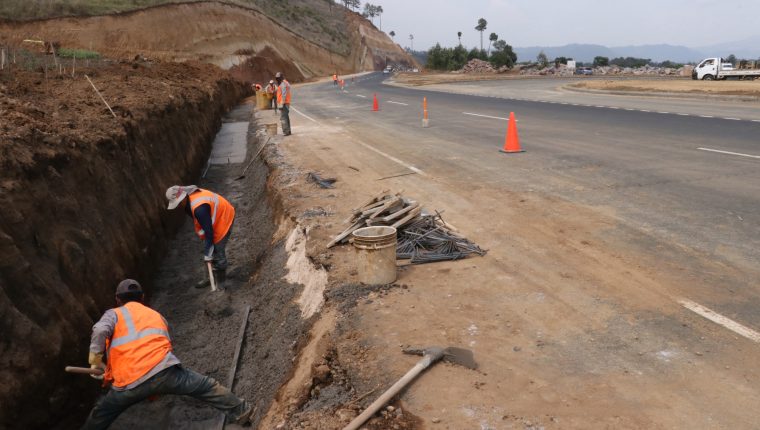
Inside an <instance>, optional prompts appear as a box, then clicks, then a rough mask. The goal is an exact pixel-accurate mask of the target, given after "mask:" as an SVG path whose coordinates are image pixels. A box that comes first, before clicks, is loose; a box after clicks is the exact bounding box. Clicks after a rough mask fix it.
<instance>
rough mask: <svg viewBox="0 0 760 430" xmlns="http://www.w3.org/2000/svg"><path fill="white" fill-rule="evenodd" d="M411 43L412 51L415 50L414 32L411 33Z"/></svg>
mask: <svg viewBox="0 0 760 430" xmlns="http://www.w3.org/2000/svg"><path fill="white" fill-rule="evenodd" d="M409 43H411V45H412V51H414V35H413V34H410V35H409Z"/></svg>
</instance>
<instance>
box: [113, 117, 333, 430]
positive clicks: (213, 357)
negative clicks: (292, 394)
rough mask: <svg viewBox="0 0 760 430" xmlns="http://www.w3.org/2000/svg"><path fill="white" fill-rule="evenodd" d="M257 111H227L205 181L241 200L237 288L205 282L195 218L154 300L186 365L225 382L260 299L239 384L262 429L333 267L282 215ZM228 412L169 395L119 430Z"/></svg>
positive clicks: (137, 410)
mask: <svg viewBox="0 0 760 430" xmlns="http://www.w3.org/2000/svg"><path fill="white" fill-rule="evenodd" d="M251 118H252V105H242V106H239V107H238V108H236V109H235V110H233V111H232V112H230V114H228V115H227V116H226V117H225V119H224V123H225V124H224V125H223V127H222V130H221V131H220V132H219V134H218V135H217V140H216V141H215V144H214V149H213V151H212V155H211V158H210V161H211V163H210V166H208V168H207V169H206V174H205V179H201V180H199V182H198V183H197V184H196V185H198V186H200V187H202V188H208V189H210V190H213V191H215V192H218V193H219V194H221V195H223V196H225V197H226V198H227V199H228V200H229V201H230V202H231V203H232V204H233V205H234V206H235V208H236V218H235V224H234V226H233V236H232V238H231V240H230V243H229V245H228V251H227V254H228V258H229V259H230V268H229V269H228V277H227V290H226V291H225V292H223V293H218V292H217V293H212V292H211V291H210V289H209V288H208V287H206V288H203V289H198V288H196V283H197V282H198V281H199V280H202V279H204V277H205V276H206V272H205V271H204V270H205V268H204V265H203V264H202V261H201V254H200V243H199V242H198V240H197V239H196V237H195V234H194V232H193V228H192V224H191V223H190V222H189V221H187V220H186V222H184V224H183V227H182V228H181V229H180V231H179V232H178V233H177V236H176V237H175V238H174V239H172V240H171V241H170V243H169V249H170V251H169V254H168V256H167V257H166V259H165V261H164V262H163V264H162V265H161V267H160V269H159V271H158V274H157V276H156V278H155V279H154V290H153V296H152V297H151V298H150V304H151V305H152V306H153V307H154V308H155V309H157V310H158V311H159V312H161V313H162V314H163V315H164V316H165V317H166V319H167V320H168V321H169V325H170V329H171V331H172V339H173V343H174V348H175V353H176V355H177V356H178V357H179V358H180V360H181V361H182V362H183V364H184V365H186V366H188V367H190V368H192V369H194V370H197V371H199V372H201V373H204V374H208V375H210V376H212V377H214V378H215V379H218V380H220V381H222V382H223V383H226V381H227V377H228V373H229V371H230V368H231V366H232V359H233V355H234V354H235V349H236V347H237V344H238V342H239V338H240V336H239V331H240V327H241V322H242V318H243V315H244V310H245V309H246V307H247V306H250V314H249V316H248V324H247V329H246V330H245V332H244V335H243V339H242V350H241V353H240V359H239V361H238V363H237V369H236V376H235V384H234V387H233V391H234V392H235V393H236V394H237V395H239V396H241V397H244V398H246V399H247V400H248V401H249V402H252V403H253V404H254V405H255V411H256V412H255V414H254V418H253V428H256V426H257V425H258V423H259V422H260V421H261V419H262V418H263V416H264V414H266V413H267V410H268V409H269V407H270V405H271V403H272V400H273V399H274V397H275V395H276V393H277V390H278V388H279V387H280V386H281V385H282V384H283V383H284V382H285V381H286V380H287V378H288V375H289V373H290V372H291V367H292V366H293V363H294V361H295V359H296V355H297V354H298V351H299V349H300V346H302V345H303V344H304V343H305V340H306V337H307V335H308V331H309V328H310V324H309V320H308V318H309V317H310V316H311V315H313V314H314V313H315V312H316V311H318V310H319V308H320V306H321V303H322V292H323V290H324V286H325V284H326V281H327V275H326V273H324V272H323V271H322V272H321V273H320V271H319V270H317V269H314V267H313V265H312V264H311V263H310V262H309V261H308V257H307V256H306V252H305V240H306V239H305V232H303V231H302V230H301V229H300V228H299V227H298V226H296V225H293V224H294V223H293V222H292V221H290V220H289V218H288V217H287V216H285V214H283V213H282V209H281V205H280V204H279V202H278V197H277V195H276V192H274V191H273V190H271V189H269V188H268V176H269V173H270V166H269V164H268V162H267V161H265V160H266V158H267V157H266V156H267V153H268V151H274V149H273V148H272V146H273V145H268V147H267V148H264V149H263V151H262V155H261V156H259V157H257V158H258V159H256V160H253V157H254V155H256V154H257V153H258V152H259V149H260V148H261V145H263V144H264V143H265V142H267V137H266V134H265V133H264V131H263V130H260V131H258V132H257V127H256V124H255V122H250V123H249V126H248V127H245V126H244V124H243V123H246V122H249V121H250V120H251ZM252 160H253V161H252ZM246 166H247V170H246V173H245V175H241V172H242V171H243V170H244V169H246ZM177 215H178V216H181V217H185V218H186V215H185V214H177ZM278 221H279V222H278ZM218 416H219V415H218V413H217V412H216V411H215V410H213V409H211V408H209V407H206V406H204V405H203V404H201V403H199V402H196V401H195V400H192V399H188V398H179V397H175V396H168V397H166V398H161V399H158V400H156V401H153V402H143V403H140V404H138V405H136V406H134V407H132V408H131V409H130V410H129V411H128V412H127V413H124V414H122V416H121V417H120V418H119V419H118V420H117V422H116V423H115V424H114V426H113V427H112V428H114V429H131V428H177V429H179V428H182V429H188V428H198V429H201V428H203V429H206V428H217V427H215V426H216V425H217V424H216V423H217V422H218V421H217V419H218Z"/></svg>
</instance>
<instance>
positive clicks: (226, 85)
mask: <svg viewBox="0 0 760 430" xmlns="http://www.w3.org/2000/svg"><path fill="white" fill-rule="evenodd" d="M88 72H89V73H90V74H91V77H92V79H93V81H94V82H95V83H96V85H97V86H98V87H99V88H100V89H101V91H102V92H103V95H104V97H105V98H106V99H107V100H109V101H110V103H111V106H112V107H113V110H114V112H115V113H116V115H117V116H118V118H113V117H112V116H111V114H110V112H109V111H108V109H107V108H106V107H105V106H104V105H103V103H102V102H101V101H100V99H98V98H97V95H96V94H95V93H94V91H93V89H92V87H90V84H89V83H88V82H87V81H86V80H85V78H84V77H83V76H82V75H81V74H79V75H77V77H75V78H71V77H56V78H52V77H50V78H49V79H45V78H44V75H43V74H42V73H38V72H23V71H20V70H17V71H16V72H15V75H14V77H13V79H8V75H0V118H2V122H1V123H0V207H2V210H0V333H2V336H0V381H3V383H2V384H0V428H24V429H27V428H40V427H42V426H44V425H45V424H46V423H50V422H54V421H55V422H60V423H61V424H59V426H61V427H64V428H65V427H76V425H77V423H81V421H79V420H81V418H82V417H81V416H74V417H72V416H70V415H71V411H72V410H81V406H82V405H83V404H90V402H91V401H92V396H93V395H94V390H93V387H92V381H90V380H89V379H88V378H87V377H84V378H83V377H82V376H75V375H69V374H65V373H64V372H63V371H62V369H63V367H64V366H65V365H67V364H74V365H86V363H87V361H86V360H87V350H88V345H89V334H90V329H91V326H92V324H93V323H94V321H96V320H97V319H98V318H99V317H100V315H101V311H102V309H105V308H108V307H110V306H113V291H114V288H115V285H116V283H117V282H118V281H119V280H120V279H123V278H124V277H133V278H139V279H141V280H144V279H150V278H149V276H147V275H148V274H149V273H151V272H152V271H153V269H154V267H155V265H156V264H157V263H158V262H159V261H160V260H161V257H162V255H163V254H164V252H165V239H166V237H167V236H168V235H170V234H171V233H172V232H173V231H174V230H175V228H176V225H177V224H178V221H179V220H180V219H181V217H182V214H177V213H171V212H169V211H167V210H166V206H165V197H164V191H165V190H166V187H167V186H169V185H172V184H173V183H178V182H185V181H189V180H191V179H192V178H194V177H196V176H197V174H198V172H199V171H200V170H201V168H202V167H203V165H204V163H205V160H206V158H207V156H208V154H209V151H210V147H211V142H212V140H213V137H214V135H215V133H216V131H217V129H218V128H219V127H220V125H221V119H220V118H221V115H222V113H223V112H224V111H225V110H227V109H228V108H229V107H231V106H232V105H234V104H235V103H236V102H237V101H238V100H240V98H241V97H242V96H243V95H244V92H245V89H244V88H243V86H242V85H240V84H239V83H238V82H237V81H235V80H234V79H233V78H231V77H230V75H229V74H228V73H225V72H223V71H221V70H220V69H218V68H217V67H214V66H210V65H206V64H200V63H198V64H184V65H180V64H173V63H165V64H151V63H146V64H120V65H115V66H111V67H107V68H102V69H99V70H90V71H88ZM147 287H150V286H149V285H148V286H147ZM88 381H89V382H88ZM67 416H69V418H71V419H72V421H71V422H68V424H67V421H66V418H65V417H67Z"/></svg>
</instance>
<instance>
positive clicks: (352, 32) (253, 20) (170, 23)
mask: <svg viewBox="0 0 760 430" xmlns="http://www.w3.org/2000/svg"><path fill="white" fill-rule="evenodd" d="M335 13H345V20H344V21H345V24H344V28H340V29H338V30H340V31H341V32H345V35H346V37H348V42H349V46H350V50H349V51H348V52H349V53H348V54H346V53H340V52H339V53H336V52H333V51H332V50H330V49H329V48H328V47H325V46H322V45H320V44H319V43H316V42H313V41H311V40H310V39H306V38H304V37H303V36H302V35H301V34H299V33H297V32H296V31H294V30H293V29H291V28H289V27H286V26H284V25H282V24H280V23H279V22H277V21H275V20H274V19H272V18H270V17H269V16H267V15H265V14H263V13H261V12H260V11H258V10H256V9H251V8H246V7H242V6H235V5H230V4H225V3H221V2H197V3H190V4H173V5H165V6H158V7H152V8H148V9H143V10H136V11H132V12H125V13H122V14H118V15H105V16H94V17H85V18H56V19H48V20H41V21H32V22H19V23H13V22H10V23H0V44H4V43H8V44H10V45H12V46H15V47H21V46H28V44H26V45H25V44H24V43H23V40H24V39H35V40H49V41H57V42H59V43H60V45H61V47H62V48H70V49H85V50H91V51H97V52H99V53H100V54H102V55H104V56H106V57H109V58H126V59H131V58H134V57H135V56H136V55H142V56H145V57H147V58H150V59H161V60H173V61H185V60H193V59H195V60H200V61H204V62H208V63H212V64H215V65H218V66H220V67H222V68H223V69H230V68H235V69H240V70H237V71H236V72H235V74H236V76H238V77H239V78H242V79H245V80H248V81H249V82H253V81H263V80H267V81H268V80H269V79H271V76H272V70H277V71H282V70H283V69H284V70H287V73H286V76H288V77H290V78H291V81H292V82H298V81H300V80H302V79H305V78H313V77H320V76H328V75H331V74H332V73H333V72H335V71H337V72H338V73H341V74H345V73H353V72H356V71H362V70H374V69H378V68H380V67H385V59H386V57H387V58H388V60H389V61H390V62H393V63H399V64H412V63H413V60H412V59H411V57H410V56H409V55H408V54H406V53H405V52H404V51H403V50H402V49H401V48H400V47H399V46H398V45H396V44H394V43H393V42H392V41H391V40H390V38H389V37H388V36H387V35H386V34H385V33H382V32H380V31H379V30H377V29H376V28H375V27H374V26H373V25H372V24H371V23H369V22H368V21H367V20H366V19H364V18H362V17H361V16H360V15H358V14H356V13H353V12H342V11H341V10H339V9H338V8H336V10H335Z"/></svg>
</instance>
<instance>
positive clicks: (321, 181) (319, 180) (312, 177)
mask: <svg viewBox="0 0 760 430" xmlns="http://www.w3.org/2000/svg"><path fill="white" fill-rule="evenodd" d="M306 179H307V180H308V181H309V182H314V183H315V184H317V185H319V187H320V188H335V187H334V186H333V184H334V183H335V181H337V179H335V178H323V177H321V176H319V173H316V172H309V174H308V175H307V176H306Z"/></svg>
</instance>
